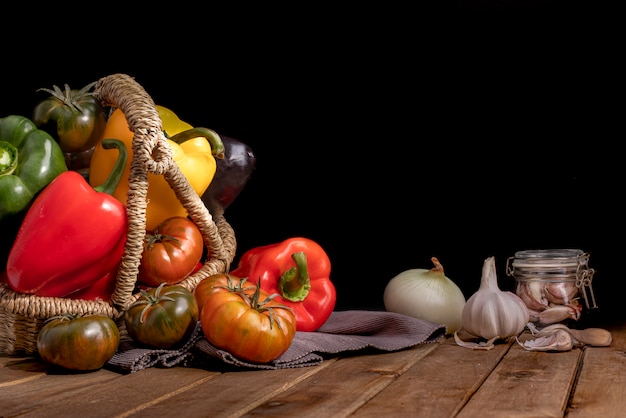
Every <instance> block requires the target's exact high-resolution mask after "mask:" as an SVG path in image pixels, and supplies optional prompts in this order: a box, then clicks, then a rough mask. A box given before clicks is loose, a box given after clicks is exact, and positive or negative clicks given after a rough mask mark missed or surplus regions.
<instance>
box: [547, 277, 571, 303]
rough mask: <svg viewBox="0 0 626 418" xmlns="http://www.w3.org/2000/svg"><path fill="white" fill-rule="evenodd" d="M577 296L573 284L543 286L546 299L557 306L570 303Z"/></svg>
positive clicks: (557, 283)
mask: <svg viewBox="0 0 626 418" xmlns="http://www.w3.org/2000/svg"><path fill="white" fill-rule="evenodd" d="M577 294H578V287H576V284H575V283H574V282H555V283H546V285H545V296H546V299H547V300H548V301H549V302H550V303H554V304H557V305H564V304H567V303H570V301H572V300H573V299H574V297H575V296H576V295H577Z"/></svg>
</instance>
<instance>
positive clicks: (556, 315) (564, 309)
mask: <svg viewBox="0 0 626 418" xmlns="http://www.w3.org/2000/svg"><path fill="white" fill-rule="evenodd" d="M579 318H580V311H579V310H578V309H576V308H574V307H573V306H570V305H556V306H552V307H550V308H548V309H545V310H544V311H542V312H539V322H540V323H541V324H542V325H549V324H554V323H556V322H561V321H565V320H566V319H573V320H576V321H577V320H578V319H579Z"/></svg>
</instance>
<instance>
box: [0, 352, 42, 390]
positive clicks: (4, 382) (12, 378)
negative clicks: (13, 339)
mask: <svg viewBox="0 0 626 418" xmlns="http://www.w3.org/2000/svg"><path fill="white" fill-rule="evenodd" d="M48 368H49V367H48V366H47V365H46V364H44V363H42V362H40V361H38V360H37V359H35V358H33V357H0V370H2V373H0V388H2V387H5V386H9V385H16V384H20V381H22V380H33V379H37V378H39V377H43V376H45V375H46V372H47V370H48Z"/></svg>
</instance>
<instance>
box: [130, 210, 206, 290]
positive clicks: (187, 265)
mask: <svg viewBox="0 0 626 418" xmlns="http://www.w3.org/2000/svg"><path fill="white" fill-rule="evenodd" d="M203 251H204V241H203V239H202V234H201V233H200V230H199V229H198V227H197V226H196V224H194V223H193V222H192V221H191V220H189V219H187V218H184V217H181V216H174V217H171V218H168V219H166V220H164V221H163V222H161V223H160V224H159V225H157V226H156V228H154V230H153V231H152V233H148V234H147V235H146V243H145V245H144V250H143V254H142V256H141V264H140V265H139V274H138V276H137V281H138V282H140V283H142V284H145V285H147V286H153V287H156V286H158V285H160V284H161V283H166V284H176V283H179V282H181V281H182V280H183V279H184V278H186V277H187V276H189V275H190V274H191V273H192V272H193V271H194V269H195V268H196V266H197V265H198V263H199V262H200V259H201V258H202V253H203Z"/></svg>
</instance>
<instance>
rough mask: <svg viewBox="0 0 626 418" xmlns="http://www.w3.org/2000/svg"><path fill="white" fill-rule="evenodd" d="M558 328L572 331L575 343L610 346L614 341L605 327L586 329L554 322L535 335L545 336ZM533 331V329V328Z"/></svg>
mask: <svg viewBox="0 0 626 418" xmlns="http://www.w3.org/2000/svg"><path fill="white" fill-rule="evenodd" d="M557 330H563V331H567V332H569V333H570V335H571V336H572V337H573V338H574V340H575V341H574V343H580V344H586V345H592V346H594V347H608V346H609V345H611V342H612V341H613V336H612V335H611V332H609V331H608V330H606V329H603V328H585V329H572V328H568V327H567V326H566V325H563V324H552V325H549V326H547V327H545V328H542V329H541V330H539V331H537V330H536V329H535V332H533V335H534V336H535V337H545V336H548V335H550V334H552V333H554V332H556V331H557ZM531 332H532V330H531Z"/></svg>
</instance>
